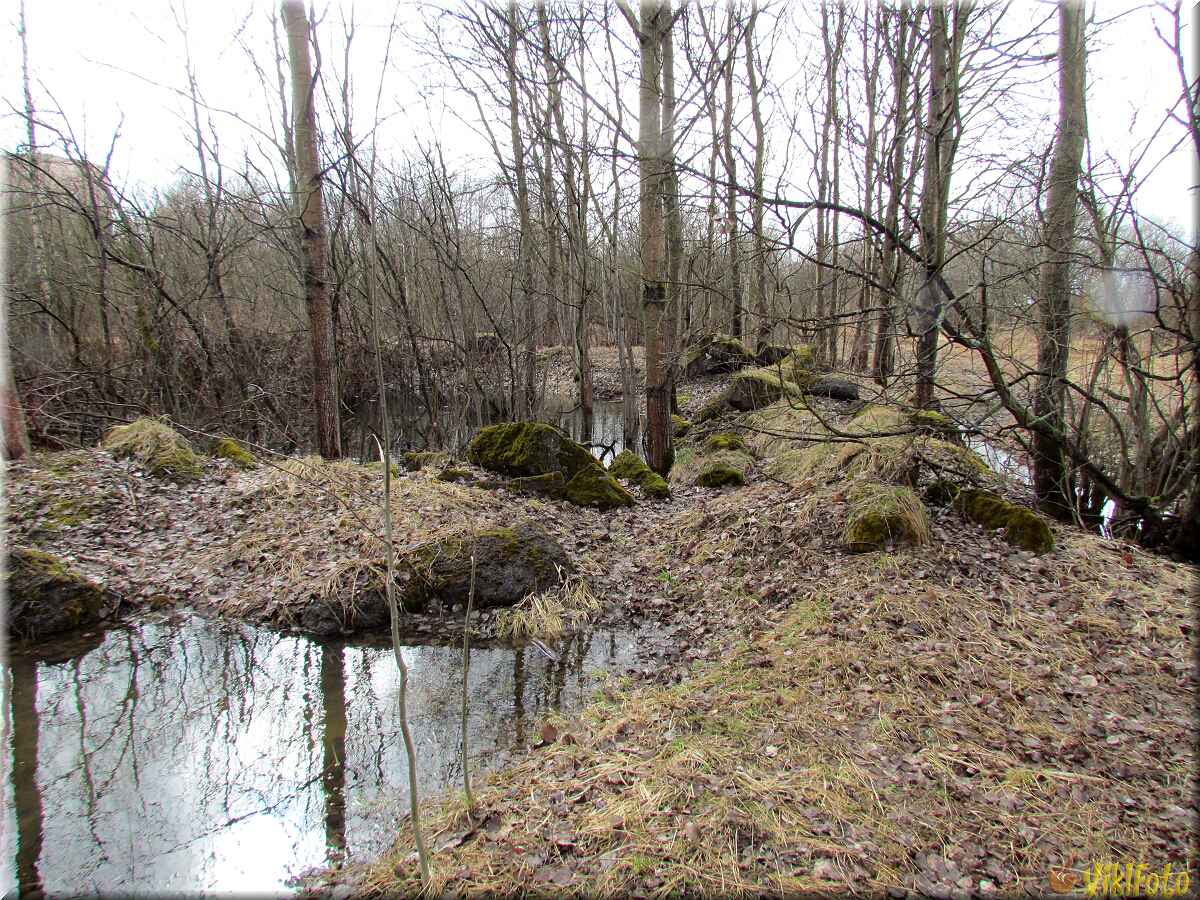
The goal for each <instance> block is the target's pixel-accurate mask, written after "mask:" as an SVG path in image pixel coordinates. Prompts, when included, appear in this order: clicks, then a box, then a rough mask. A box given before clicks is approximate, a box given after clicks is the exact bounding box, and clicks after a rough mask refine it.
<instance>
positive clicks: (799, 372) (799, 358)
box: [770, 344, 820, 388]
mask: <svg viewBox="0 0 1200 900" xmlns="http://www.w3.org/2000/svg"><path fill="white" fill-rule="evenodd" d="M770 368H771V369H772V370H777V371H778V372H779V374H780V375H781V376H782V377H783V378H784V379H785V380H787V381H790V382H792V384H794V385H796V386H797V387H800V388H806V387H808V386H809V385H810V384H812V383H813V382H814V381H816V379H817V378H818V376H819V374H820V373H819V371H818V367H817V357H816V354H815V353H814V352H813V348H812V347H811V346H809V345H808V344H797V345H796V346H795V347H793V348H792V352H791V353H789V354H788V355H787V356H785V357H784V358H783V359H781V360H780V361H779V362H778V363H776V364H774V365H773V366H771V367H770Z"/></svg>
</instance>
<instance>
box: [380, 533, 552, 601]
mask: <svg viewBox="0 0 1200 900" xmlns="http://www.w3.org/2000/svg"><path fill="white" fill-rule="evenodd" d="M472 554H474V556H475V604H474V605H475V607H476V608H478V609H487V608H489V607H494V606H512V605H513V604H514V603H516V602H518V601H519V600H521V599H523V598H524V597H526V596H527V595H529V594H532V593H535V592H538V591H543V590H545V589H546V588H550V587H555V586H557V585H558V584H560V583H561V582H562V576H563V575H565V574H569V573H570V572H573V571H574V567H573V566H572V565H571V560H570V558H569V557H568V556H567V552H566V551H565V550H564V549H563V548H562V545H561V544H559V543H558V541H556V540H555V539H554V538H553V536H551V535H550V534H549V533H548V532H547V531H546V530H545V529H543V528H542V527H541V526H540V525H538V524H537V523H535V522H532V521H524V522H520V523H518V524H517V525H514V526H513V527H511V528H486V529H481V530H479V531H475V532H468V533H466V534H453V535H450V536H447V537H444V538H440V539H435V540H433V541H430V542H429V543H427V544H424V545H422V546H421V547H419V548H418V549H417V550H416V551H414V552H413V553H411V554H409V557H408V559H407V560H406V566H407V568H408V569H409V573H410V577H409V579H408V584H407V586H406V587H405V589H404V597H403V599H404V604H405V606H406V608H408V609H424V608H426V607H428V606H429V605H431V604H440V605H441V606H443V607H448V606H451V605H453V604H455V603H461V604H465V603H466V602H467V598H468V596H469V594H470V584H471V555H472Z"/></svg>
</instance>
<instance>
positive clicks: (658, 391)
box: [638, 0, 672, 477]
mask: <svg viewBox="0 0 1200 900" xmlns="http://www.w3.org/2000/svg"><path fill="white" fill-rule="evenodd" d="M670 27H671V9H670V5H669V3H668V2H663V0H642V4H641V21H640V27H639V34H638V40H639V43H640V45H641V86H640V89H639V92H638V99H639V104H638V107H639V115H638V214H639V230H640V238H641V255H642V315H643V317H644V320H645V330H646V463H647V465H649V466H650V468H651V469H653V470H654V471H655V472H658V473H659V474H660V475H663V476H664V477H665V476H666V475H667V473H668V472H669V471H670V469H671V463H672V459H671V455H672V449H671V427H670V424H671V411H670V402H671V398H670V385H669V383H668V377H667V375H668V372H667V360H666V358H665V353H664V350H665V349H666V348H665V347H664V346H663V337H664V328H663V326H664V322H663V319H664V316H665V315H666V312H667V285H666V271H665V270H666V253H667V248H666V223H665V221H664V216H663V205H662V185H663V180H664V176H665V174H666V171H667V165H666V160H665V158H664V157H665V154H666V151H667V148H666V147H664V146H663V137H664V135H663V128H662V82H661V78H662V68H663V59H662V47H663V37H664V34H665V32H666V29H668V28H670Z"/></svg>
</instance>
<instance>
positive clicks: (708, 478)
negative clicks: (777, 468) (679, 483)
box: [696, 450, 754, 487]
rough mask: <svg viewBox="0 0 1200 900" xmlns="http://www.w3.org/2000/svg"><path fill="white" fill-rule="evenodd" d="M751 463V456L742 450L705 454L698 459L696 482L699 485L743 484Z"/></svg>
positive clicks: (723, 485) (752, 462)
mask: <svg viewBox="0 0 1200 900" xmlns="http://www.w3.org/2000/svg"><path fill="white" fill-rule="evenodd" d="M753 464H754V459H753V457H751V456H750V454H749V453H746V452H745V451H743V450H718V451H716V452H714V453H709V454H706V455H705V456H703V457H702V458H701V459H700V461H699V472H698V473H697V475H696V484H698V485H700V486H701V487H726V486H728V485H734V486H736V485H741V484H745V483H746V475H747V474H748V473H749V471H750V467H751V466H752V465H753Z"/></svg>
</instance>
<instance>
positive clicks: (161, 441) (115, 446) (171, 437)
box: [100, 416, 203, 481]
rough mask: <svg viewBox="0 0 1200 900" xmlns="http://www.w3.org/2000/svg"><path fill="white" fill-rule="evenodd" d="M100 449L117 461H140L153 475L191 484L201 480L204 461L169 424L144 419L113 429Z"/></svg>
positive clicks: (101, 442)
mask: <svg viewBox="0 0 1200 900" xmlns="http://www.w3.org/2000/svg"><path fill="white" fill-rule="evenodd" d="M100 447H101V448H102V449H104V450H107V451H109V452H110V453H112V455H113V456H115V457H117V458H129V459H135V460H137V461H138V462H139V463H140V464H141V465H142V466H143V467H144V468H145V469H146V470H147V471H148V472H150V473H151V474H152V475H159V476H164V477H169V478H175V479H177V480H180V481H188V480H191V479H194V478H199V477H200V472H201V467H202V465H203V461H202V459H201V458H200V457H199V456H197V455H196V453H195V451H193V450H192V448H191V446H190V445H189V444H188V442H187V441H186V440H184V438H183V437H182V436H181V435H180V434H179V433H178V432H177V431H175V429H173V428H171V426H170V425H167V424H166V423H165V422H161V421H159V420H158V419H150V418H146V417H144V416H143V417H142V418H140V419H135V420H134V421H133V422H130V423H129V424H128V425H117V426H116V427H115V428H111V429H109V431H108V433H107V434H106V435H105V436H104V437H103V438H102V439H101V441H100Z"/></svg>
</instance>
